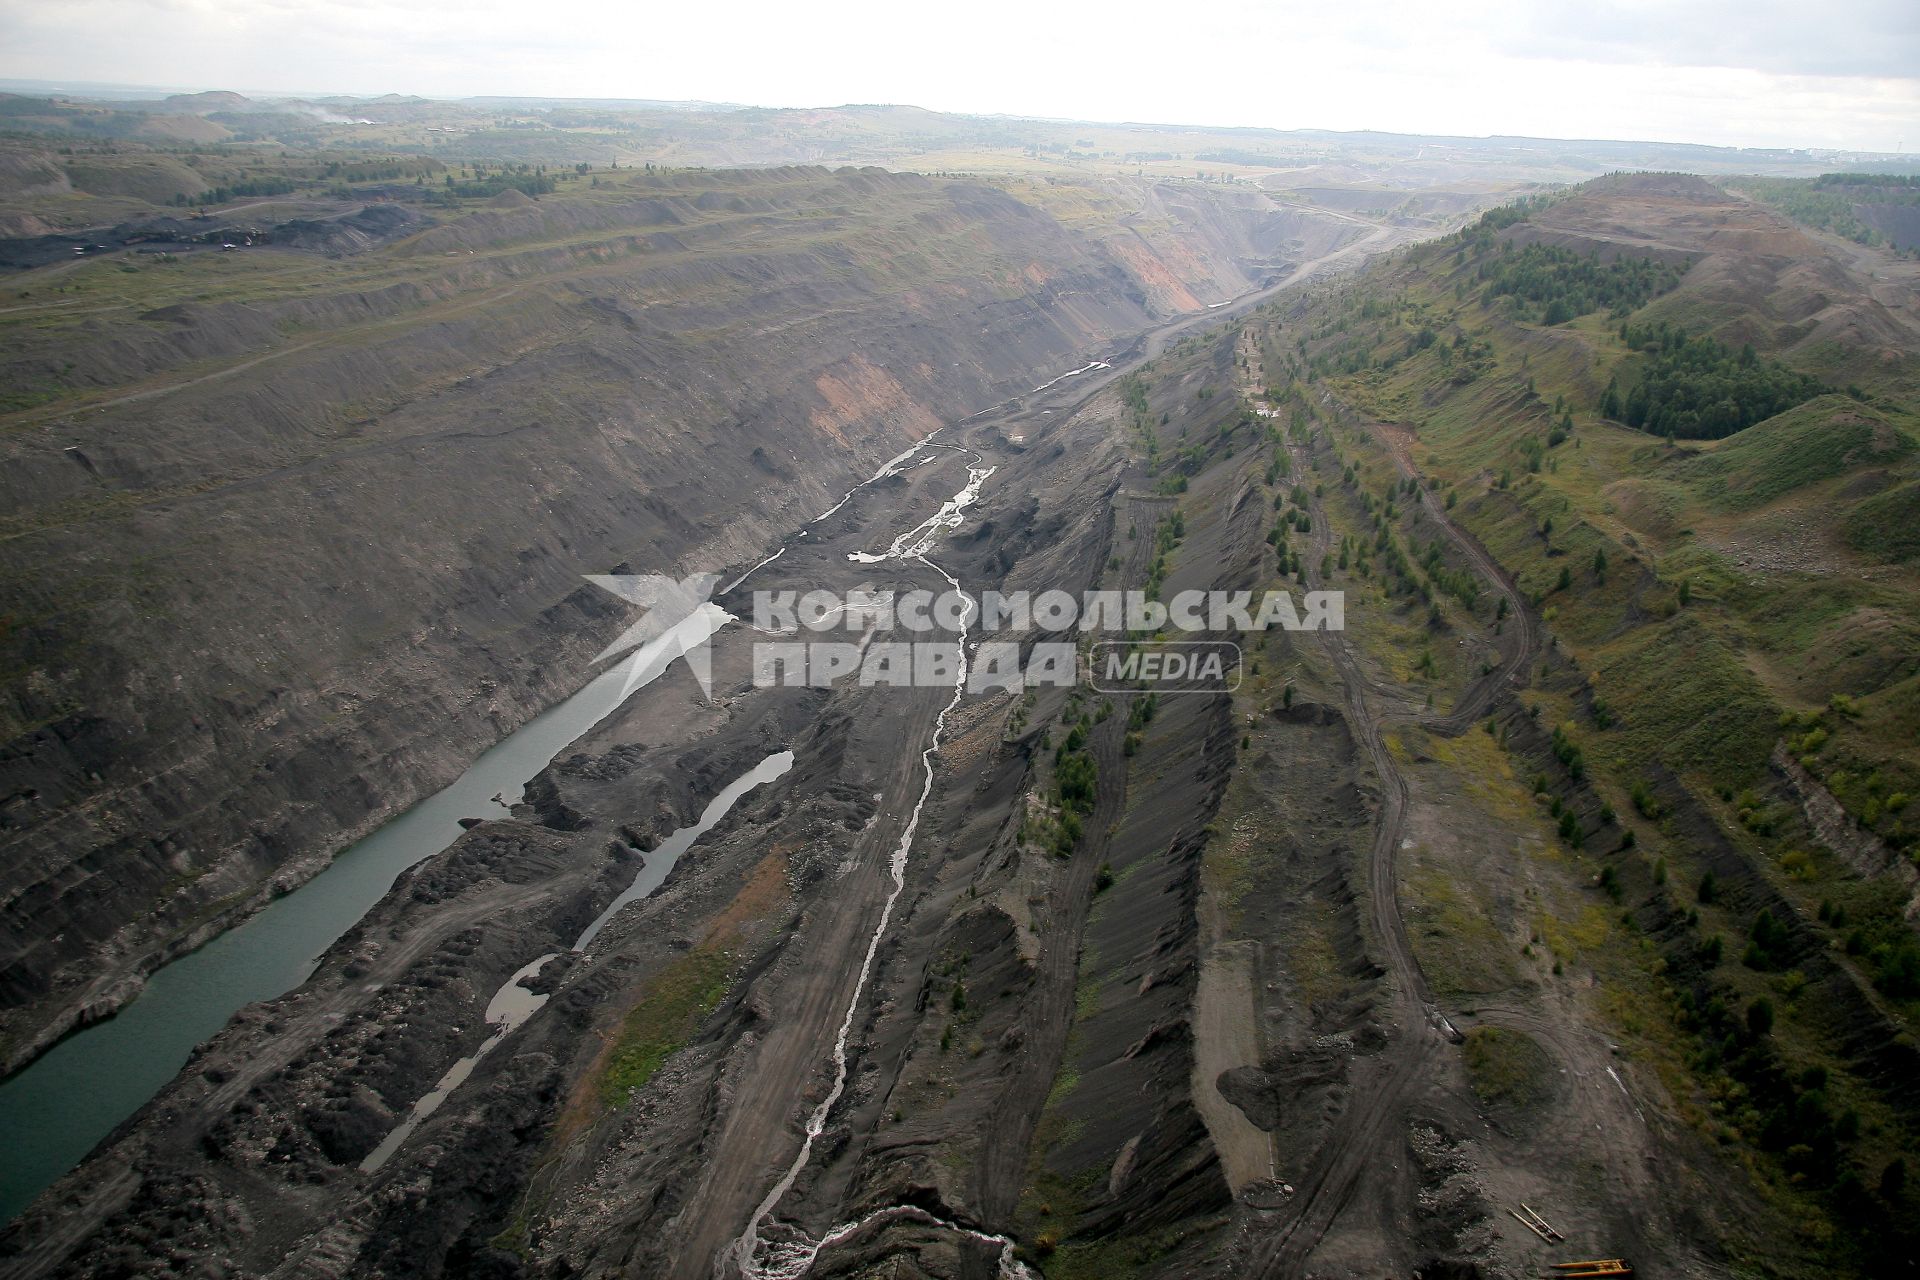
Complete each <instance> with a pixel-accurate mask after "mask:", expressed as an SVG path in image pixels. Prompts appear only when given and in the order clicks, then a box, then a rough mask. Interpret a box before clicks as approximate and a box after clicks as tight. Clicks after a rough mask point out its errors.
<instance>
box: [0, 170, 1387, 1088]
mask: <svg viewBox="0 0 1920 1280" xmlns="http://www.w3.org/2000/svg"><path fill="white" fill-rule="evenodd" d="M1122 194H1124V195H1125V197H1126V199H1124V200H1122V201H1119V202H1118V204H1117V206H1116V207H1118V206H1125V207H1127V208H1128V209H1129V210H1132V209H1134V208H1137V209H1138V210H1139V212H1140V213H1142V214H1144V215H1146V217H1147V218H1148V219H1150V220H1151V223H1150V225H1143V226H1142V227H1141V229H1140V230H1135V229H1132V228H1126V229H1121V228H1120V227H1118V226H1113V225H1108V224H1104V223H1093V224H1085V223H1081V224H1076V225H1075V226H1073V227H1071V228H1070V227H1068V226H1066V225H1063V224H1062V223H1060V222H1058V221H1056V220H1055V219H1054V218H1053V217H1051V216H1049V215H1048V214H1047V213H1045V212H1043V211H1042V210H1040V209H1038V208H1035V207H1033V206H1032V205H1029V204H1026V203H1023V202H1021V201H1020V200H1017V199H1015V198H1013V197H1012V196H1010V195H1008V194H1007V193H1005V192H1002V191H998V190H995V189H992V188H989V187H985V186H980V185H976V184H971V183H966V182H957V181H934V180H929V179H925V178H920V177H917V176H911V175H891V174H884V173H879V172H874V171H865V172H857V173H856V172H851V171H842V172H840V173H828V172H826V171H823V170H781V171H763V172H755V173H700V174H684V175H674V176H668V177H661V178H654V179H646V180H637V181H636V184H635V186H634V187H633V188H632V189H631V190H629V191H627V192H625V193H623V194H622V195H621V196H620V197H619V198H617V199H615V198H611V197H609V198H607V199H604V200H596V201H587V200H580V201H565V200H558V199H551V198H550V199H547V200H543V201H541V202H539V203H538V204H537V205H532V206H531V207H527V206H522V207H518V208H500V209H485V210H481V211H479V212H476V213H474V214H472V215H470V216H468V217H465V218H462V219H459V220H457V221H455V222H452V223H450V224H449V225H445V226H441V227H438V228H435V229H433V230H431V231H429V232H427V233H425V234H424V235H420V236H415V237H413V238H412V239H409V240H404V241H402V242H400V243H398V244H396V245H392V246H389V247H388V248H387V249H385V250H381V251H379V252H375V253H371V254H367V255H363V256H362V257H360V258H356V259H353V260H352V262H353V264H354V265H353V266H352V267H351V268H345V267H343V268H341V270H342V271H344V272H345V274H342V275H339V276H337V277H328V278H327V283H324V284H321V285H317V286H314V287H310V288H303V289H300V290H287V291H284V292H280V293H275V292H274V291H272V290H262V291H259V292H257V293H254V294H251V295H246V296H242V295H240V294H238V293H235V294H233V295H231V296H222V295H220V294H217V293H216V294H215V295H214V296H211V297H207V298H206V300H200V297H203V296H205V295H204V293H202V294H199V295H196V294H195V293H193V292H192V291H191V290H190V289H183V290H182V295H181V298H180V299H179V300H178V301H175V302H172V303H169V304H166V305H161V306H158V307H155V308H153V309H151V310H148V311H146V312H145V313H143V314H140V315H138V316H132V315H128V314H127V313H124V312H121V313H112V314H109V315H107V316H103V317H90V318H87V319H85V320H84V321H78V322H76V323H77V324H78V326H79V328H78V329H77V330H72V331H69V330H60V329H56V330H50V331H49V332H48V333H47V334H46V335H45V337H44V345H42V346H38V347H36V346H33V345H31V344H28V345H27V346H25V347H23V348H22V349H19V350H16V351H14V352H12V353H10V354H9V356H8V357H6V359H5V362H4V363H5V365H6V368H5V373H6V375H7V376H15V375H17V376H20V377H37V376H39V375H41V374H44V373H45V372H46V371H47V370H49V369H53V368H57V367H59V366H60V365H61V364H62V363H65V364H67V365H68V370H67V372H66V374H65V375H64V376H65V377H66V378H67V381H68V384H69V385H72V386H75V387H78V388H82V389H91V393H92V394H93V395H94V396H95V398H94V399H91V400H89V401H88V402H87V403H86V407H85V408H84V411H81V410H80V408H79V407H78V406H75V407H71V408H70V407H68V406H67V405H66V404H63V403H61V402H56V403H54V404H53V405H52V406H50V407H49V408H48V409H46V410H45V411H44V412H43V413H40V414H38V415H37V416H36V417H35V418H34V422H33V425H32V429H29V430H22V431H18V432H15V433H14V434H12V435H10V436H9V438H8V442H7V444H6V445H5V446H4V451H5V466H4V467H0V495H3V500H0V505H4V507H5V509H6V510H8V511H9V512H10V513H11V515H10V517H9V519H8V522H7V524H8V529H9V532H10V533H11V534H12V535H13V536H12V537H10V538H9V539H8V541H7V542H6V543H5V549H4V550H3V551H0V581H4V582H5V583H6V584H7V586H8V590H9V592H10V595H11V597H12V598H13V599H14V600H15V601H16V604H15V605H14V607H13V609H12V611H11V615H12V616H11V617H10V618H9V619H8V624H9V625H8V627H7V629H6V631H5V634H4V638H3V639H0V648H3V649H4V651H5V653H4V656H5V660H6V665H7V667H8V669H9V671H10V672H12V673H13V674H12V675H11V676H10V677H9V681H8V684H7V688H6V698H5V701H4V703H0V733H4V734H5V736H6V741H5V743H4V745H3V746H0V804H3V806H4V807H3V808H0V922H3V933H0V1004H3V1005H4V1006H5V1009H4V1013H3V1014H0V1019H3V1020H0V1032H3V1033H4V1040H3V1041H0V1045H4V1063H5V1065H6V1066H7V1067H9V1068H12V1067H17V1066H18V1065H19V1064H21V1063H22V1062H24V1061H26V1060H28V1059H29V1058H30V1057H31V1056H33V1055H34V1054H35V1053H36V1052H38V1051H39V1050H40V1049H41V1048H44V1047H45V1045H47V1044H48V1043H50V1042H51V1041H52V1039H54V1038H56V1037H57V1036H58V1035H59V1034H60V1033H61V1032H62V1031H63V1030H65V1029H67V1028H69V1027H71V1026H73V1025H76V1024H77V1023H79V1022H81V1021H84V1020H85V1019H87V1018H89V1017H93V1016H98V1015H99V1014H101V1013H103V1012H106V1011H109V1010H110V1009H112V1008H113V1007H115V1006H116V1005H117V1003H118V1002H119V1001H120V1000H123V999H124V998H125V995H126V994H127V992H128V990H129V989H130V987H131V983H130V981H129V979H130V978H132V977H134V976H136V975H138V974H139V973H141V972H143V971H146V970H149V969H151V967H152V966H153V965H154V964H155V963H157V962H159V961H160V960H162V959H164V958H165V957H166V956H168V955H170V954H174V953H177V952H178V951H179V950H181V949H182V948H185V947H189V946H191V945H194V944H196V943H197V942H199V941H201V940H203V939H204V938H205V937H207V936H209V935H210V934H211V933H213V932H217V931H218V930H219V929H220V928H223V927H225V926H226V925H227V924H229V923H231V922H232V920H234V919H235V918H236V917H237V916H238V915H239V914H241V913H244V912H246V911H248V910H249V909H251V908H252V907H254V906H256V905H257V904H258V903H260V902H261V901H262V900H264V898H265V896H266V895H268V894H270V893H272V892H274V891H275V890H277V889H284V888H287V887H291V886H292V885H295V884H298V883H299V882H301V881H302V880H304V879H305V878H307V877H309V876H310V875H312V874H313V873H314V872H316V871H317V870H318V869H319V868H320V867H322V866H323V865H324V864H325V862H326V860H327V858H328V857H329V856H330V853H331V851H332V850H334V849H337V848H338V847H340V846H341V845H342V844H343V843H344V842H346V841H348V840H351V839H353V838H355V837H356V836H358V835H360V834H362V833H364V832H366V831H367V830H369V829H371V828H372V827H374V826H376V825H377V824H379V823H380V822H382V821H384V820H385V819H386V818H388V817H390V816H392V815H393V814H395V813H396V812H398V811H400V810H401V809H403V808H405V807H406V806H407V805H409V804H410V803H412V802H413V801H414V800H415V799H417V798H419V797H420V796H421V795H422V794H424V793H426V792H427V791H429V790H431V789H432V788H434V787H436V786H438V785H441V784H443V783H444V782H446V781H447V780H449V779H450V778H451V777H452V776H454V775H455V774H456V773H457V772H458V771H459V769H460V768H462V767H463V766H464V765H465V764H466V763H467V762H468V761H469V760H470V759H471V758H472V756H473V755H474V754H475V753H476V751H477V750H478V749H479V748H480V747H482V746H484V745H485V744H487V743H489V742H491V741H493V740H495V739H497V738H498V737H500V736H501V735H503V734H504V733H506V732H508V731H510V730H511V729H513V728H514V727H516V726H517V725H519V724H520V723H522V722H523V721H525V720H526V719H528V718H529V717H530V716H531V715H533V714H534V713H535V712H537V711H538V710H539V709H541V708H542V707H544V706H546V705H548V704H550V703H552V702H553V701H555V700H556V699H558V698H559V697H561V696H563V695H564V694H566V693H568V692H571V690H572V689H573V688H574V687H576V686H577V685H578V684H579V683H580V682H581V680H582V679H583V677H584V675H585V674H586V673H587V671H588V669H589V659H590V658H591V657H592V655H593V654H594V653H595V652H596V651H597V650H598V649H599V648H600V647H601V646H602V645H603V644H604V643H605V641H606V640H608V639H609V638H610V637H611V636H612V635H613V634H614V633H615V632H616V631H617V630H618V628H619V627H620V626H621V625H623V618H624V613H625V611H624V608H623V606H621V605H620V604H619V602H617V601H615V600H613V599H612V598H611V597H605V596H603V595H601V594H600V593H599V592H597V591H595V590H594V589H593V588H591V587H588V586H585V585H584V584H583V583H582V582H581V575H582V574H586V573H596V572H607V571H610V570H614V569H615V568H616V567H618V566H622V565H625V566H629V567H631V568H632V569H634V570H635V571H648V570H661V571H676V570H677V571H681V572H688V571H692V570H695V569H700V568H715V567H719V566H722V565H726V564H742V563H746V562H750V561H751V560H753V559H757V558H758V557H759V556H760V555H761V554H763V553H764V548H765V547H766V546H767V544H768V542H769V541H770V539H771V538H773V537H774V536H776V535H777V533H779V532H780V531H784V530H786V529H789V528H791V527H793V526H794V525H795V524H797V523H799V522H800V521H802V520H804V519H805V518H807V517H809V516H811V515H813V514H815V513H817V512H819V511H821V510H824V509H825V508H826V507H827V506H829V505H830V504H831V503H832V502H833V500H834V499H835V498H837V497H838V495H839V494H840V493H841V492H842V491H844V490H845V488H846V487H847V486H848V484H849V483H851V480H852V478H854V477H856V476H859V475H864V474H866V473H868V472H870V471H871V470H872V468H873V466H874V464H875V463H876V462H877V461H879V460H880V459H884V458H885V457H888V456H890V455H892V454H893V453H895V452H897V451H898V450H899V449H900V448H901V447H902V446H903V445H904V444H905V443H907V442H909V441H911V440H913V439H917V438H919V437H920V436H923V435H924V434H925V433H926V432H927V431H928V430H930V429H932V427H933V426H935V425H937V424H938V423H939V422H941V421H948V420H952V419H954V418H957V417H961V416H964V413H965V412H967V411H971V410H972V409H975V408H979V407H984V406H985V405H987V404H989V403H991V402H993V401H994V400H995V399H997V398H999V397H1001V396H1003V395H1005V394H1007V393H1009V392H1012V391H1019V390H1024V389H1026V388H1028V387H1031V386H1033V385H1035V384H1036V383H1038V382H1040V381H1043V380H1044V379H1045V378H1047V377H1051V376H1054V375H1055V374H1057V373H1059V372H1062V371H1064V370H1066V369H1068V368H1073V367H1077V366H1078V365H1079V364H1080V363H1083V362H1084V360H1085V359H1086V358H1088V357H1089V356H1097V355H1105V354H1110V352H1111V350H1112V347H1113V345H1114V344H1115V343H1116V342H1117V341H1123V340H1124V339H1125V337H1126V335H1130V334H1134V333H1137V332H1139V331H1141V330H1142V329H1144V328H1145V327H1146V326H1148V325H1149V324H1151V323H1152V322H1153V321H1155V320H1156V319H1160V318H1163V317H1164V316H1165V315H1166V314H1167V313H1168V312H1170V311H1173V310H1177V309H1181V308H1186V307H1191V306H1194V305H1198V304H1199V303H1202V302H1208V301H1212V300H1214V299H1216V298H1223V297H1227V296H1231V295H1233V294H1235V293H1239V292H1243V291H1245V290H1246V289H1247V288H1249V287H1251V286H1252V285H1254V284H1256V283H1259V282H1260V281H1261V280H1263V279H1266V278H1268V277H1269V276H1271V275H1273V274H1275V273H1277V272H1278V271H1279V270H1280V269H1281V268H1283V267H1285V266H1287V265H1288V264H1290V263H1293V262H1296V261H1298V260H1299V259H1301V258H1303V257H1307V256H1312V255H1313V254H1316V253H1320V252H1324V251H1326V250H1327V249H1328V248H1330V247H1332V246H1335V245H1338V244H1340V243H1342V242H1344V241H1345V240H1348V239H1351V238H1352V237H1354V236H1355V235H1357V234H1358V230H1357V229H1356V228H1355V226H1354V225H1353V224H1352V223H1349V222H1340V221H1335V220H1333V219H1330V218H1322V217H1320V216H1318V215H1316V214H1313V213H1311V212H1302V211H1299V210H1281V209H1278V208H1275V207H1273V206H1271V205H1269V204H1268V203H1267V202H1266V201H1265V200H1264V199H1263V198H1262V197H1259V196H1256V195H1252V194H1249V193H1244V192H1240V193H1234V192H1222V193H1220V194H1219V195H1218V196H1215V195H1214V194H1213V193H1209V192H1196V191H1193V190H1191V189H1179V188H1174V189H1168V190H1161V189H1158V188H1154V187H1152V186H1151V185H1149V184H1129V189H1128V190H1126V191H1125V192H1123V193H1122ZM276 252H277V251H276ZM248 261H250V262H251V261H255V260H254V259H249V260H248ZM336 279H337V280H338V281H339V283H338V284H337V285H336V284H334V283H333V281H335V280H336ZM82 330H83V331H84V332H81V331H82ZM79 337H84V339H85V340H84V342H76V341H75V339H76V338H79ZM209 370H210V371H209Z"/></svg>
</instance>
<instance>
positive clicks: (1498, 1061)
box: [1460, 1027, 1553, 1107]
mask: <svg viewBox="0 0 1920 1280" xmlns="http://www.w3.org/2000/svg"><path fill="white" fill-rule="evenodd" d="M1460 1055H1461V1057H1462V1058H1463V1059H1464V1060H1465V1062H1466V1066H1467V1083H1469V1084H1470V1085H1472V1086H1473V1092H1474V1094H1475V1095H1476V1096H1477V1097H1478V1098H1479V1099H1480V1100H1481V1101H1482V1102H1497V1103H1505V1104H1507V1105H1510V1106H1516V1107H1524V1106H1531V1105H1532V1104H1534V1103H1537V1102H1544V1101H1546V1100H1547V1098H1548V1096H1549V1095H1550V1094H1551V1092H1552V1083H1553V1060H1552V1059H1551V1058H1549V1057H1548V1056H1547V1051H1546V1050H1545V1049H1542V1048H1541V1047H1540V1045H1539V1043H1538V1042H1537V1041H1535V1040H1534V1038H1533V1037H1532V1036H1530V1035H1528V1034H1527V1033H1526V1032H1524V1031H1513V1030H1510V1029H1509V1028H1506V1027H1475V1028H1473V1030H1471V1031H1469V1032H1467V1039H1466V1043H1465V1044H1463V1045H1461V1046H1460Z"/></svg>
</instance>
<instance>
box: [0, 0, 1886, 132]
mask: <svg viewBox="0 0 1920 1280" xmlns="http://www.w3.org/2000/svg"><path fill="white" fill-rule="evenodd" d="M0 77H4V78H10V79H19V80H34V81H41V82H49V83H54V84H58V83H60V82H62V81H65V82H70V83H92V84H125V85H146V84H157V83H186V84H207V85H223V86H226V85H254V86H257V88H255V89H253V90H251V92H257V93H260V94H263V95H274V96H280V95H293V94H303V93H311V92H313V90H311V89H308V88H298V89H296V88H294V87H293V86H312V85H332V86H336V87H335V88H333V89H331V90H329V91H328V92H329V93H337V94H345V95H351V96H355V97H368V96H373V97H377V96H380V95H381V94H383V93H386V92H392V91H394V90H393V89H392V88H391V86H396V85H407V86H411V88H410V89H409V92H411V93H413V94H417V95H419V96H422V97H427V98H432V99H436V100H443V101H448V100H451V101H458V100H461V99H466V98H474V97H486V96H498V97H517V98H562V97H565V98H585V99H603V100H604V99H615V100H622V99H624V100H634V99H638V100H643V101H657V102H686V101H700V102H711V103H715V104H726V103H743V104H744V103H752V104H754V105H758V106H764V107H767V108H770V109H776V110H779V109H787V110H807V109H819V104H822V103H909V102H911V103H918V104H921V105H923V106H924V107H925V108H926V109H928V110H931V111H937V112H941V113H943V114H954V115H972V116H1010V117H1016V118H1021V119H1035V120H1063V121H1064V120H1073V121H1087V122H1104V121H1140V122H1148V121H1179V120H1214V121H1235V122H1237V123H1236V124H1233V125H1224V124H1223V125H1211V126H1192V127H1211V128H1236V127H1237V128H1266V129H1275V130H1282V131H1292V130H1297V129H1302V128H1317V129H1328V130H1330V131H1336V132H1382V133H1399V134H1407V135H1412V136H1433V137H1502V136H1505V137H1523V136H1524V137H1539V138H1545V139H1566V140H1586V139H1591V140H1611V139H1620V140H1647V141H1664V142H1665V143H1666V144H1667V145H1684V144H1695V145H1701V146H1716V147H1737V148H1748V149H1752V148H1764V149H1774V150H1800V151H1805V150H1833V151H1857V152H1868V153H1874V154H1900V155H1904V154H1909V148H1910V147H1915V146H1920V6H1915V5H1913V4H1912V3H1911V0H1831V2H1830V3H1828V4H1826V5H1823V6H1820V7H1818V8H1815V7H1812V6H1807V5H1805V4H1802V3H1799V2H1798V0H1596V3H1594V4H1590V5H1583V6H1579V7H1573V6H1548V5H1540V4H1533V3H1526V2H1525V0H1465V2H1464V3H1462V4H1459V5H1455V6H1450V7H1449V8H1447V9H1446V10H1445V11H1444V12H1442V11H1435V10H1433V9H1432V8H1431V7H1430V6H1427V5H1424V4H1419V3H1416V2H1415V0H1377V2H1376V3H1375V4H1373V5H1370V6H1366V7H1365V8H1364V9H1362V8H1360V7H1357V6H1348V7H1341V6H1327V5H1313V4H1306V3H1301V2H1299V0H1260V2H1259V3H1241V4H1237V5H1232V4H1230V5H1227V6H1222V7H1218V8H1216V9H1210V10H1208V11H1205V12H1195V13H1189V14H1170V13H1169V12H1168V11H1167V10H1166V9H1165V7H1164V6H1160V5H1155V4H1151V3H1148V2H1147V0H1114V3H1112V4H1110V5H1107V6H1104V7H1103V8H1102V9H1101V10H1100V11H1099V12H1098V13H1097V14H1096V13H1089V12H1088V11H1086V10H1084V9H1081V8H1078V7H1068V6H1064V5H1049V4H1045V3H1038V4H1036V3H1034V2H1033V0H977V3H975V4H974V5H971V6H969V7H968V8H967V9H966V10H964V11H957V10H955V11H949V10H943V9H939V8H931V9H914V10H904V11H903V10H901V9H899V8H898V7H897V6H894V5H891V4H887V3H882V2H881V0H835V3H834V4H833V5H831V6H829V7H825V8H820V7H815V8H805V7H800V6H793V5H786V4H780V3H775V2H774V0H740V3H739V4H736V5H734V6H731V7H730V8H729V9H728V10H727V11H726V12H725V13H724V15H723V14H720V13H718V12H716V11H711V10H700V9H697V8H687V7H671V6H669V7H665V8H659V7H651V6H650V7H647V8H645V9H637V8H635V7H634V6H631V5H626V4H621V3H617V2H616V0H579V2H578V3H576V4H575V5H571V6H568V8H567V9H566V10H565V11H564V12H561V11H555V10H548V9H545V8H542V7H540V6H534V5H527V4H524V3H520V2H519V0H390V2H389V3H386V4H383V5H381V6H379V7H378V9H377V10H372V9H369V8H368V7H367V6H366V4H365V3H364V0H286V3H283V4H276V5H269V6H247V7H242V8H240V9H235V10H229V9H226V8H222V7H218V6H210V5H204V4H201V3H198V2H197V0H196V2H194V3H180V0H69V2H68V3H66V4H62V5H58V6H53V5H47V4H45V3H44V0H0ZM236 91H240V92H248V90H236ZM556 91H558V92H556ZM1308 122H1311V123H1308Z"/></svg>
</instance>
